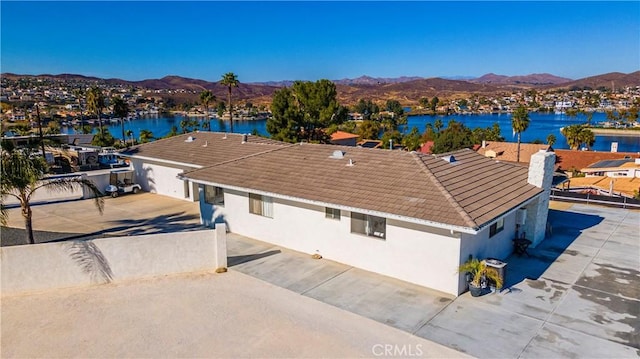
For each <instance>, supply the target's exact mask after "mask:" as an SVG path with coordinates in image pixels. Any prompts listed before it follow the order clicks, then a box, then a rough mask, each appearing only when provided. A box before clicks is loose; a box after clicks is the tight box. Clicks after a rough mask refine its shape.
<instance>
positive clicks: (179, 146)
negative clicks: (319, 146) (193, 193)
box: [121, 132, 292, 168]
mask: <svg viewBox="0 0 640 359" xmlns="http://www.w3.org/2000/svg"><path fill="white" fill-rule="evenodd" d="M189 137H191V138H193V141H192V142H187V141H186V140H187V139H188V138H189ZM225 137H226V139H225ZM242 140H243V135H241V134H231V133H229V134H226V133H221V132H191V133H187V134H184V135H178V136H174V137H169V138H165V139H161V140H158V141H153V142H149V143H145V144H141V145H138V146H135V147H132V148H129V149H127V150H125V151H122V152H121V154H122V155H124V156H129V157H134V158H135V157H146V158H154V159H159V160H161V161H166V162H175V163H180V164H183V165H185V166H187V167H196V168H198V167H205V166H210V165H212V164H216V163H221V162H226V161H231V160H234V159H238V158H243V157H246V156H251V155H255V154H258V153H262V152H268V151H272V150H274V149H278V148H282V147H284V146H292V145H291V144H288V143H283V142H279V141H274V140H270V139H267V138H263V137H258V136H251V135H248V136H247V142H246V143H242Z"/></svg>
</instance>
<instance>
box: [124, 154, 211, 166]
mask: <svg viewBox="0 0 640 359" xmlns="http://www.w3.org/2000/svg"><path fill="white" fill-rule="evenodd" d="M118 155H119V156H122V157H127V158H131V159H136V160H144V161H151V162H157V163H163V164H168V165H173V166H178V167H189V168H193V169H201V168H204V167H203V166H198V165H194V164H192V163H184V162H177V161H170V160H163V159H161V158H157V157H146V156H140V155H130V154H127V153H119V154H118Z"/></svg>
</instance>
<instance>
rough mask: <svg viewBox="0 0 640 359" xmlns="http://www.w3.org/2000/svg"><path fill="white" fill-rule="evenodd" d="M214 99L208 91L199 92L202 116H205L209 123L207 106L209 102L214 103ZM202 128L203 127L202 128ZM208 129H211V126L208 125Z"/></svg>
mask: <svg viewBox="0 0 640 359" xmlns="http://www.w3.org/2000/svg"><path fill="white" fill-rule="evenodd" d="M215 101H216V97H215V96H214V95H213V94H212V93H211V91H209V90H205V91H202V92H200V102H202V106H204V114H205V116H207V117H206V118H205V120H206V121H207V122H208V121H209V104H210V103H211V102H215ZM203 128H204V126H203ZM208 128H211V124H210V123H209V124H208Z"/></svg>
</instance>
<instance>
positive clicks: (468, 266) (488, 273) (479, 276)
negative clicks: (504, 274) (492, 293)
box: [458, 259, 502, 297]
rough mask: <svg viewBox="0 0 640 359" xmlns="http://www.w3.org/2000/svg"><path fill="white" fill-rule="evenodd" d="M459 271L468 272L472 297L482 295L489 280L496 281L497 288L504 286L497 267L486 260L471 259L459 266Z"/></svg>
mask: <svg viewBox="0 0 640 359" xmlns="http://www.w3.org/2000/svg"><path fill="white" fill-rule="evenodd" d="M458 272H460V273H467V274H468V277H467V280H468V282H469V292H471V296H472V297H479V296H481V295H482V292H483V290H484V289H485V288H486V287H487V281H489V280H490V281H493V282H494V283H496V288H498V289H500V288H502V278H501V277H500V274H499V273H498V271H497V270H496V269H495V268H493V267H489V266H487V264H486V263H485V261H480V260H477V259H470V260H468V261H467V262H466V263H464V264H462V265H461V266H460V267H459V268H458Z"/></svg>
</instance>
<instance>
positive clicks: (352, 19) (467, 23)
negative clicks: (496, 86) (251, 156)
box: [0, 0, 640, 82]
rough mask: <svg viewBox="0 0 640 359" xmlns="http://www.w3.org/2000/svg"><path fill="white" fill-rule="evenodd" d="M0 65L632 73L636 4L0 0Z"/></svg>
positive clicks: (168, 71) (117, 73) (310, 73)
mask: <svg viewBox="0 0 640 359" xmlns="http://www.w3.org/2000/svg"><path fill="white" fill-rule="evenodd" d="M0 10H1V30H2V32H1V60H0V61H1V62H0V66H1V71H2V72H12V73H20V74H43V73H49V74H59V73H76V74H82V75H87V76H98V77H104V78H111V77H116V78H122V79H126V80H142V79H149V78H160V77H164V76H166V75H179V76H185V77H193V78H199V79H203V80H208V81H218V80H219V79H220V77H221V75H222V74H223V73H225V72H230V71H231V72H234V73H236V74H237V75H238V78H239V80H240V81H241V82H257V81H270V80H275V81H277V80H318V79H321V78H327V79H341V78H354V77H358V76H361V75H369V76H373V77H398V76H421V77H438V76H456V75H467V76H481V75H483V74H486V73H489V72H493V73H497V74H503V75H526V74H530V73H542V72H547V73H551V74H554V75H558V76H564V77H569V78H573V79H577V78H582V77H587V76H593V75H599V74H602V73H607V72H614V71H618V72H624V73H628V72H633V71H637V70H639V69H640V2H638V1H629V2H575V1H574V2H481V1H475V2H433V1H429V2H362V1H360V2H341V1H334V2H311V1H305V2H208V1H197V2H167V1H161V2H155V1H144V2H128V1H119V2H58V1H50V2H14V1H4V0H3V1H1V2H0Z"/></svg>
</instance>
